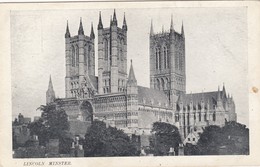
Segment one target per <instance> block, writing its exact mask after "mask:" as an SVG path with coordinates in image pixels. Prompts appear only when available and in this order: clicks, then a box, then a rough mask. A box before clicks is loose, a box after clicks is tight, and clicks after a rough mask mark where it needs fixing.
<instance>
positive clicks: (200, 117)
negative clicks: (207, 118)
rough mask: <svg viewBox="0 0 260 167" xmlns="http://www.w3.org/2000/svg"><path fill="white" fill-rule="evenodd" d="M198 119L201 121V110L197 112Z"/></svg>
mask: <svg viewBox="0 0 260 167" xmlns="http://www.w3.org/2000/svg"><path fill="white" fill-rule="evenodd" d="M199 121H201V112H199Z"/></svg>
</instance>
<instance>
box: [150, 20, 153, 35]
mask: <svg viewBox="0 0 260 167" xmlns="http://www.w3.org/2000/svg"><path fill="white" fill-rule="evenodd" d="M152 35H153V20H151V28H150V36H152Z"/></svg>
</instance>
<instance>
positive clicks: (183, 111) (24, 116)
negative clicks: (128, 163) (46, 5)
mask: <svg viewBox="0 0 260 167" xmlns="http://www.w3.org/2000/svg"><path fill="white" fill-rule="evenodd" d="M10 28H11V29H10V33H11V36H10V39H11V86H12V88H11V89H12V149H13V155H12V156H13V158H53V157H55V158H59V157H61V158H62V157H66V158H67V157H86V158H87V157H114V156H115V157H118V156H134V157H137V156H194V155H196V156H198V155H199V156H205V155H249V154H250V148H249V112H248V111H249V108H248V107H249V102H248V92H247V91H248V90H247V87H248V83H247V77H248V66H247V65H248V64H247V56H248V55H247V54H248V52H247V50H248V48H247V43H248V37H247V33H248V31H247V8H246V7H230V8H224V7H223V8H221V7H213V8H200V7H196V8H181V7H180V8H178V7H163V8H160V7H155V8H125V9H124V8H105V9H103V8H102V9H98V8H96V9H82V10H11V11H10Z"/></svg>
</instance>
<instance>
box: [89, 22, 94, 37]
mask: <svg viewBox="0 0 260 167" xmlns="http://www.w3.org/2000/svg"><path fill="white" fill-rule="evenodd" d="M90 38H91V39H95V34H94V29H93V23H91V32H90Z"/></svg>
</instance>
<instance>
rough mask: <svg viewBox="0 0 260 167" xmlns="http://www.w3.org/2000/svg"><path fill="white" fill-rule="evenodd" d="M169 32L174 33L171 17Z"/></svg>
mask: <svg viewBox="0 0 260 167" xmlns="http://www.w3.org/2000/svg"><path fill="white" fill-rule="evenodd" d="M170 32H171V33H172V32H174V28H173V18H172V15H171V27H170Z"/></svg>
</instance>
